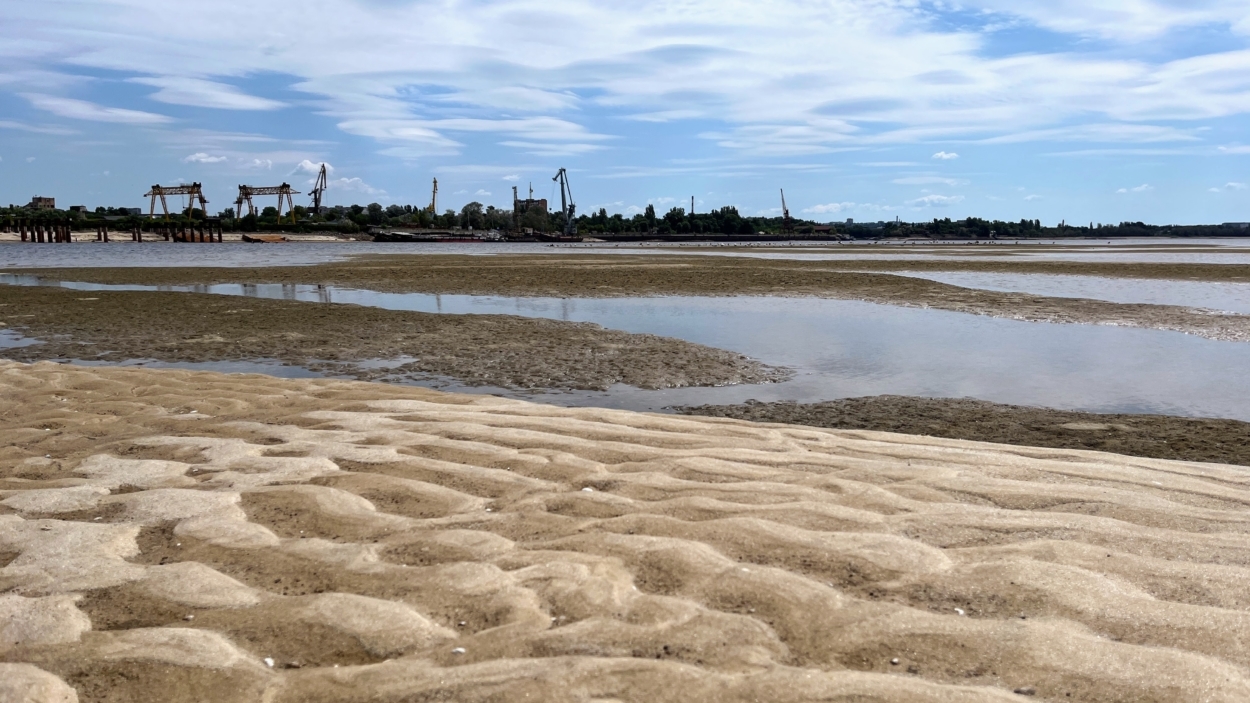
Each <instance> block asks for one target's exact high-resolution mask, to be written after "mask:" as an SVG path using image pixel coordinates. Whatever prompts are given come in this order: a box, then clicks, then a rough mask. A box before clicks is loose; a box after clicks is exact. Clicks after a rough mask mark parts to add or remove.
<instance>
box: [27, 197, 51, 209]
mask: <svg viewBox="0 0 1250 703" xmlns="http://www.w3.org/2000/svg"><path fill="white" fill-rule="evenodd" d="M26 208H27V209H29V210H55V209H56V198H44V197H41V196H38V195H36V196H35V197H33V198H31V199H30V204H28V205H27V206H26Z"/></svg>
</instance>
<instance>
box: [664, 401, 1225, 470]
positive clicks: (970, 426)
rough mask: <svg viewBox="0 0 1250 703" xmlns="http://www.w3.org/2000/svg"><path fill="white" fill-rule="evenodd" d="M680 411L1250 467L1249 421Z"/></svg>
mask: <svg viewBox="0 0 1250 703" xmlns="http://www.w3.org/2000/svg"><path fill="white" fill-rule="evenodd" d="M677 411H678V412H680V413H683V414H689V415H702V416H706V417H726V418H737V419H740V420H750V421H752V422H777V423H784V424H792V425H808V426H812V427H828V428H833V429H846V430H873V431H879V432H898V433H902V434H911V435H921V436H926V437H943V438H948V439H963V440H970V441H975V442H998V443H1001V444H1011V445H1016V446H1023V447H1050V448H1055V449H1082V450H1085V449H1088V450H1095V451H1103V452H1114V453H1116V454H1124V455H1128V456H1140V457H1151V458H1155V459H1174V460H1179V461H1201V462H1210V463H1216V464H1235V465H1239V466H1250V423H1247V422H1239V421H1237V420H1222V419H1205V418H1189V417H1171V416H1167V415H1124V414H1110V413H1083V412H1072V411H1067V410H1054V409H1051V408H1037V407H1028V406H1020V405H1003V404H1000V403H991V402H988V401H984V400H973V399H969V398H916V397H906V396H889V395H884V396H873V397H868V398H845V399H841V400H833V401H828V402H823V403H792V402H779V403H760V402H753V403H744V404H741V405H704V406H697V407H685V408H677Z"/></svg>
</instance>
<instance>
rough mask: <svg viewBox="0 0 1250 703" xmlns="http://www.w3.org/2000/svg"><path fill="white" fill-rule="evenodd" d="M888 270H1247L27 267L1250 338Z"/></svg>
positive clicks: (520, 261)
mask: <svg viewBox="0 0 1250 703" xmlns="http://www.w3.org/2000/svg"><path fill="white" fill-rule="evenodd" d="M884 271H899V272H902V271H986V272H1010V273H1052V274H1071V275H1098V276H1112V277H1124V278H1149V279H1175V280H1200V281H1220V282H1243V281H1250V266H1246V265H1240V264H1152V263H1114V264H1112V263H1106V264H1104V263H1097V264H1095V263H1085V262H1063V261H998V260H995V261H979V260H978V261H968V260H956V261H945V260H943V261H904V260H894V259H892V260H883V261H882V260H867V261H864V260H861V261H794V260H777V259H761V258H748V257H728V256H672V255H627V254H620V255H583V254H564V255H560V256H537V255H498V256H452V255H447V256H440V255H425V256H403V255H393V256H385V257H383V256H364V257H358V258H354V259H352V260H350V261H347V262H339V263H330V264H319V265H314V266H285V267H263V268H250V269H247V268H231V269H226V268H163V269H162V268H74V269H23V270H21V271H20V272H21V273H27V274H34V275H39V276H44V277H46V278H50V279H54V280H70V281H82V282H90V283H106V284H144V285H186V284H211V283H296V284H300V283H303V284H324V285H333V286H341V287H345V288H359V289H368V290H376V291H383V292H397V293H400V292H405V293H444V294H465V295H500V296H547V297H600V298H602V297H623V296H662V295H691V296H727V295H747V296H749V295H757V296H758V295H771V296H818V297H828V298H839V299H849V300H862V301H866V302H871V303H879V304H884V305H896V306H905V307H919V308H934V309H940V310H950V311H953V312H960V313H967V314H974V315H986V316H991V317H1002V318H1009V319H1017V320H1024V321H1030V322H1048V323H1061V324H1097V325H1119V326H1128V327H1141V328H1146V329H1162V330H1172V331H1177V332H1183V333H1186V334H1193V335H1197V336H1201V337H1206V338H1209V339H1218V340H1226V341H1247V340H1250V315H1230V314H1223V313H1218V312H1215V311H1209V310H1207V311H1204V310H1195V309H1193V308H1186V307H1181V306H1172V305H1148V304H1124V303H1112V302H1106V301H1101V300H1090V299H1083V298H1058V297H1048V296H1039V295H1028V294H1022V293H1005V292H997V291H988V290H978V289H973V288H963V287H959V286H953V285H948V284H944V283H938V282H935V281H929V280H925V279H921V278H914V277H909V276H905V275H891V274H889V273H884Z"/></svg>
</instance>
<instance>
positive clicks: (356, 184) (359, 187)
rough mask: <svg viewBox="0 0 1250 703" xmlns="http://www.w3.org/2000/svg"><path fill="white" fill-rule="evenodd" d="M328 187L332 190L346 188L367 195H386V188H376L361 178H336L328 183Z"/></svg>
mask: <svg viewBox="0 0 1250 703" xmlns="http://www.w3.org/2000/svg"><path fill="white" fill-rule="evenodd" d="M327 187H329V188H330V189H332V190H346V191H351V192H354V193H364V194H365V195H379V196H384V195H386V191H385V190H382V189H381V188H374V187H373V186H371V185H369V184H368V183H365V182H364V181H363V180H361V179H359V178H336V179H335V180H332V181H330V182H329V183H327Z"/></svg>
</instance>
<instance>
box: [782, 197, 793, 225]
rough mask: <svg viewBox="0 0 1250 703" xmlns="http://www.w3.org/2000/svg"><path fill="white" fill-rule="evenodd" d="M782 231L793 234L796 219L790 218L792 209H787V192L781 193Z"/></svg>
mask: <svg viewBox="0 0 1250 703" xmlns="http://www.w3.org/2000/svg"><path fill="white" fill-rule="evenodd" d="M781 231H782V232H793V231H794V219H793V218H791V217H790V208H788V207H786V191H785V190H784V189H783V190H782V191H781Z"/></svg>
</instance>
